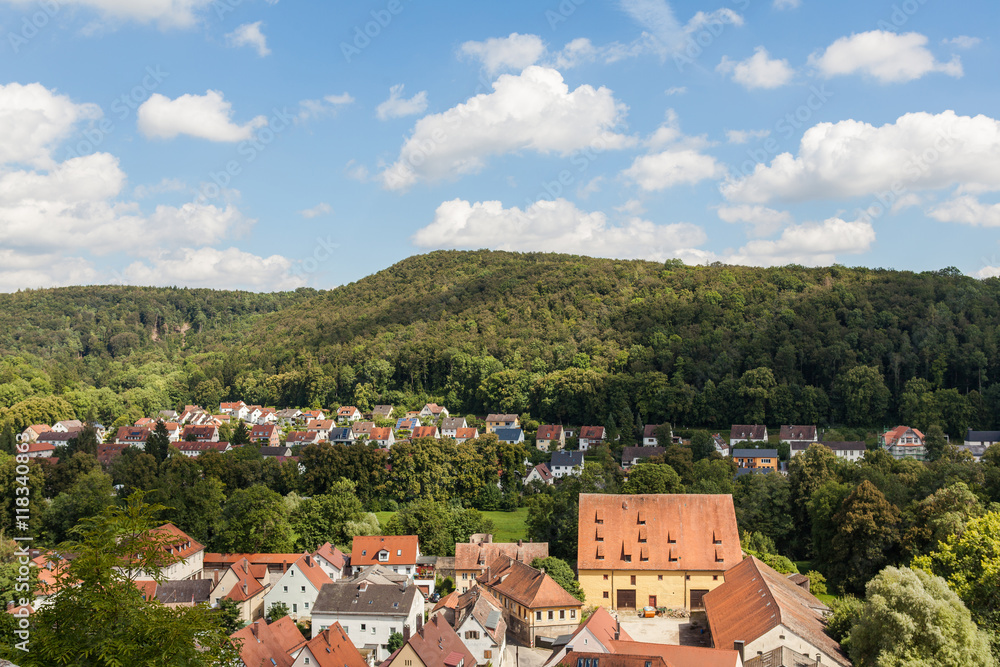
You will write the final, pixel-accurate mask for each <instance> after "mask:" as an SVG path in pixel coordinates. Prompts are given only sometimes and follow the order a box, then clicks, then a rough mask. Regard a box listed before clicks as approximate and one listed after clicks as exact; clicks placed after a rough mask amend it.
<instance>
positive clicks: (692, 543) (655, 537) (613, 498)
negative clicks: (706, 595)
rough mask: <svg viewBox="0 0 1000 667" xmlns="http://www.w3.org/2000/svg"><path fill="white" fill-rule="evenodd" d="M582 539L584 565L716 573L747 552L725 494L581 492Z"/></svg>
mask: <svg viewBox="0 0 1000 667" xmlns="http://www.w3.org/2000/svg"><path fill="white" fill-rule="evenodd" d="M577 539H578V541H577V544H578V549H577V564H578V568H579V569H580V570H608V569H613V570H682V571H683V570H687V571H690V570H699V571H703V572H704V571H709V572H711V571H719V570H725V569H726V568H728V567H731V566H732V565H733V564H734V563H738V562H739V561H740V559H741V558H742V557H743V552H742V551H741V549H740V536H739V531H738V530H737V528H736V510H735V509H734V507H733V497H732V496H730V495H723V494H647V495H627V494H594V493H581V494H580V514H579V529H578V538H577ZM600 556H603V558H601V557H600ZM720 559H721V560H720Z"/></svg>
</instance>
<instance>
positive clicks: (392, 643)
mask: <svg viewBox="0 0 1000 667" xmlns="http://www.w3.org/2000/svg"><path fill="white" fill-rule="evenodd" d="M403 643H404V642H403V635H402V634H400V633H398V632H393V633H392V634H391V635H389V643H388V644H387V646H386V648H387V649H388V651H389V653H390V654H392V653H395V652H396V651H397V650H398V649H399V648H400V647H401V646H402V645H403Z"/></svg>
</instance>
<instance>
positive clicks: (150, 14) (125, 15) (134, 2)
mask: <svg viewBox="0 0 1000 667" xmlns="http://www.w3.org/2000/svg"><path fill="white" fill-rule="evenodd" d="M3 1H4V2H6V3H7V4H11V5H16V6H20V7H37V5H38V3H37V2H36V1H35V0H3ZM214 1H215V0H59V1H58V3H53V4H57V6H59V7H83V8H87V9H92V10H95V11H97V12H99V13H100V14H101V15H102V17H103V18H104V19H105V20H127V21H136V22H137V23H156V24H158V25H159V26H160V27H161V28H189V27H191V26H193V25H195V24H196V23H197V21H198V15H199V14H200V13H202V12H203V11H204V10H205V9H207V8H208V7H211V6H212V4H213V2H214Z"/></svg>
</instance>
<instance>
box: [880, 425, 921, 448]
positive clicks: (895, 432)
mask: <svg viewBox="0 0 1000 667" xmlns="http://www.w3.org/2000/svg"><path fill="white" fill-rule="evenodd" d="M907 431H913V433H914V434H915V435H916V436H917V437H918V438H920V441H921V442H923V440H924V434H923V433H921V432H920V431H918V430H917V429H915V428H913V429H911V428H910V427H909V426H897V427H896V428H893V429H889V430H888V431H886V432H885V433H884V434H883V435H882V438H883V439H884V440H885V444H886V445H889V446H892V445H894V444H896V441H897V440H899V439H900V438H902V437H903V436H904V435H906V432H907ZM901 446H903V447H906V446H913V447H915V446H917V445H910V444H909V443H907V444H906V445H901Z"/></svg>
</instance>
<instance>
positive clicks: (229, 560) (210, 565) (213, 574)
mask: <svg viewBox="0 0 1000 667" xmlns="http://www.w3.org/2000/svg"><path fill="white" fill-rule="evenodd" d="M301 557H302V554H298V553H295V554H260V553H253V554H250V553H244V554H220V553H212V552H209V553H206V554H205V558H204V567H203V570H202V576H203V577H204V578H206V579H212V580H213V581H215V582H216V583H218V581H219V579H220V578H221V577H222V575H224V574H225V573H226V572H227V571H228V570H229V568H230V567H231V566H232V565H233V563H238V562H240V561H241V560H244V559H245V560H247V561H248V562H249V563H250V565H254V566H256V565H260V566H263V567H264V568H265V569H266V570H267V573H268V581H277V580H278V579H279V578H280V577H281V575H283V574H284V573H285V571H286V570H287V569H288V568H289V567H290V566H291V564H292V563H294V562H295V561H297V560H298V559H299V558H301Z"/></svg>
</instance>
